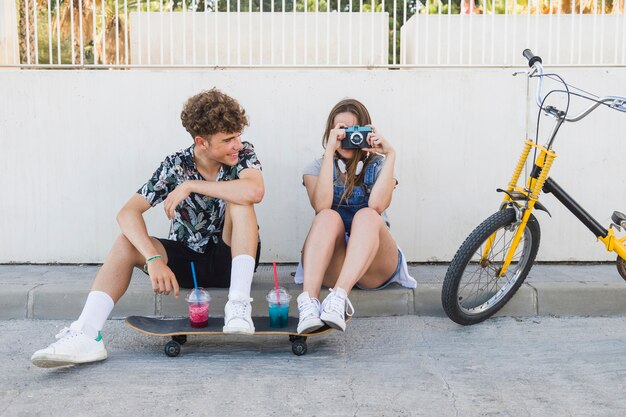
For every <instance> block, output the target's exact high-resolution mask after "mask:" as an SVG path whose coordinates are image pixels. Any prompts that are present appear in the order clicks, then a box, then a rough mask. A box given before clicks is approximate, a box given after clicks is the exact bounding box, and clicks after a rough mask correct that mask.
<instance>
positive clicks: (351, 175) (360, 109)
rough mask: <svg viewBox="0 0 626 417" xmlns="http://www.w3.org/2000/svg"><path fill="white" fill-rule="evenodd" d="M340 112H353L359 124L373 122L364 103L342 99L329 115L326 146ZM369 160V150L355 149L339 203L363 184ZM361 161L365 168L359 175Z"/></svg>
mask: <svg viewBox="0 0 626 417" xmlns="http://www.w3.org/2000/svg"><path fill="white" fill-rule="evenodd" d="M339 113H352V114H353V115H354V116H355V117H356V122H357V124H358V125H359V126H365V125H369V124H372V118H371V117H370V113H369V111H368V110H367V108H366V107H365V106H364V105H363V103H361V102H360V101H358V100H355V99H353V98H347V99H344V100H341V101H340V102H339V103H337V104H335V107H333V109H332V110H331V111H330V114H329V115H328V120H327V121H326V130H325V131H324V136H323V137H322V146H323V147H324V148H326V144H327V143H328V135H330V131H331V130H332V129H333V128H334V127H335V117H337V115H338V114H339ZM335 157H336V158H339V155H338V154H337V153H335ZM369 160H370V158H369V153H368V152H364V151H363V150H361V149H355V153H354V157H353V158H352V159H350V160H349V161H347V163H346V182H345V188H344V190H343V194H342V195H341V199H340V200H339V204H341V202H342V201H343V200H344V199H345V198H350V196H352V192H353V191H354V187H355V186H357V185H360V184H363V178H364V177H365V170H366V168H367V165H368V163H369ZM359 161H363V169H362V170H361V172H360V174H359V175H356V168H357V165H358V163H359Z"/></svg>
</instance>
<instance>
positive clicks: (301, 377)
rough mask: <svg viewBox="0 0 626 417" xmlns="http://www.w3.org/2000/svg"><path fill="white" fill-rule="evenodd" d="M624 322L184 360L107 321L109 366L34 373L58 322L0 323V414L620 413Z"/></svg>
mask: <svg viewBox="0 0 626 417" xmlns="http://www.w3.org/2000/svg"><path fill="white" fill-rule="evenodd" d="M625 323H626V320H625V318H624V317H603V318H571V317H563V318H551V317H534V318H523V319H513V318H508V317H500V318H496V319H491V320H489V321H487V322H485V323H482V324H480V325H477V326H472V327H460V326H457V325H455V324H454V323H452V322H450V321H449V320H447V319H444V318H437V317H418V316H402V317H385V318H365V319H364V318H357V319H354V320H353V321H352V322H351V323H350V325H349V328H348V331H347V332H346V333H345V334H342V333H339V332H333V333H331V334H329V335H328V336H327V337H324V336H320V337H318V338H316V339H310V340H309V351H310V352H309V353H308V354H307V355H305V356H302V357H296V356H294V355H292V354H291V351H290V345H289V343H288V342H287V341H286V340H285V339H284V338H282V337H256V338H245V337H241V336H240V337H235V338H232V337H231V338H225V337H222V338H215V339H210V338H195V339H193V340H190V342H188V343H187V344H186V345H185V346H184V351H183V355H182V356H180V357H177V358H168V357H166V356H164V355H163V353H162V345H163V343H164V341H165V339H163V338H154V337H149V336H144V335H141V334H138V333H135V332H134V331H132V330H131V329H129V328H127V327H126V326H125V325H124V324H123V322H121V321H118V320H113V321H109V322H108V323H107V326H106V328H105V331H104V337H105V341H106V343H107V347H108V349H109V359H107V360H106V361H104V362H101V363H98V364H92V365H86V366H78V367H74V368H66V369H57V370H46V369H40V368H36V367H33V366H32V365H31V364H30V361H29V356H30V355H31V353H32V352H33V351H34V350H36V349H38V348H40V347H42V346H44V345H46V344H47V343H49V342H50V341H51V340H52V339H53V335H54V333H55V332H56V331H57V330H58V329H59V327H60V326H61V325H63V324H64V323H62V322H59V321H45V320H42V321H40V320H9V321H0V354H1V355H2V357H3V358H5V359H4V360H2V361H0V375H2V381H3V382H2V384H0V416H3V417H4V416H83V415H84V416H120V415H127V416H157V415H158V416H170V415H179V416H205V415H206V416H292V415H302V416H348V415H354V416H436V417H440V416H463V417H471V416H550V417H552V416H585V417H587V416H611V417H614V416H623V415H626V397H625V396H624V392H626V330H625Z"/></svg>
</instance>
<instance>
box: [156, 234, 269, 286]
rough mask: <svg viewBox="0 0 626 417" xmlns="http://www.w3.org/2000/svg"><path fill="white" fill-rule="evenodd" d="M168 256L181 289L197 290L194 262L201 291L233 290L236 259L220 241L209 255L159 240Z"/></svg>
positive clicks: (220, 240) (207, 252) (257, 263)
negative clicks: (193, 270)
mask: <svg viewBox="0 0 626 417" xmlns="http://www.w3.org/2000/svg"><path fill="white" fill-rule="evenodd" d="M159 242H161V243H162V244H163V247H164V248H165V252H166V253H167V266H168V267H169V268H170V269H171V270H172V272H173V273H174V275H176V280H177V281H178V286H179V287H180V288H193V276H192V274H191V262H192V261H193V263H194V268H195V270H196V279H197V281H198V286H199V287H205V288H228V287H230V269H231V265H232V255H231V252H230V246H228V245H227V244H226V243H224V241H223V240H222V238H221V237H220V239H219V241H218V243H217V244H215V243H212V242H211V243H209V244H208V246H207V248H206V251H205V253H198V252H196V251H194V250H191V249H189V248H188V247H187V246H185V245H184V244H183V243H180V242H176V241H174V240H169V239H159ZM260 254H261V242H260V241H259V244H258V246H257V250H256V259H255V264H254V270H255V271H256V268H257V266H258V265H259V256H260Z"/></svg>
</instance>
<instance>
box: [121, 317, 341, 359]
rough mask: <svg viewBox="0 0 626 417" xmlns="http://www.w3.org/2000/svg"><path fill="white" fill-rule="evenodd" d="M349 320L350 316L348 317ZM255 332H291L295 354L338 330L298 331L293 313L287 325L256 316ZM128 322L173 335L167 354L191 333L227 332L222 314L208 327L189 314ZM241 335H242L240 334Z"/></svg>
mask: <svg viewBox="0 0 626 417" xmlns="http://www.w3.org/2000/svg"><path fill="white" fill-rule="evenodd" d="M348 320H349V318H348ZM252 321H253V322H254V327H255V332H254V334H252V335H244V336H267V335H284V336H289V341H290V342H291V350H292V352H293V353H294V354H295V355H298V356H301V355H304V354H305V353H306V352H307V349H308V348H307V344H306V339H307V337H313V336H319V335H321V334H324V333H328V332H330V331H332V330H336V329H334V328H333V327H329V326H327V325H324V326H323V327H321V328H319V329H317V330H315V331H314V332H311V333H307V334H299V333H298V332H297V330H296V329H297V327H298V319H297V318H295V317H289V320H288V322H287V326H286V327H282V328H274V327H270V320H269V317H252ZM126 324H127V325H128V326H129V327H131V328H132V329H134V330H136V331H138V332H140V333H143V334H147V335H149V336H169V337H171V338H172V340H170V341H169V342H167V343H166V344H165V348H164V350H165V354H166V355H167V356H178V355H179V354H180V351H181V346H182V345H183V344H185V342H187V336H188V335H207V336H210V335H224V334H225V333H224V332H223V331H222V328H223V326H224V321H223V319H221V318H212V319H209V325H208V326H207V327H204V328H200V329H199V328H195V327H191V325H190V324H189V319H188V318H179V319H162V318H155V317H144V316H129V317H127V318H126ZM238 336H241V335H238Z"/></svg>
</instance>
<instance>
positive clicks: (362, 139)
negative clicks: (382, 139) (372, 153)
mask: <svg viewBox="0 0 626 417" xmlns="http://www.w3.org/2000/svg"><path fill="white" fill-rule="evenodd" d="M344 130H345V131H346V137H345V138H343V140H342V141H341V147H342V148H343V149H362V148H370V147H371V146H370V144H369V143H367V140H366V139H367V134H368V133H372V128H371V127H368V126H352V127H347V128H345V129H344Z"/></svg>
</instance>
